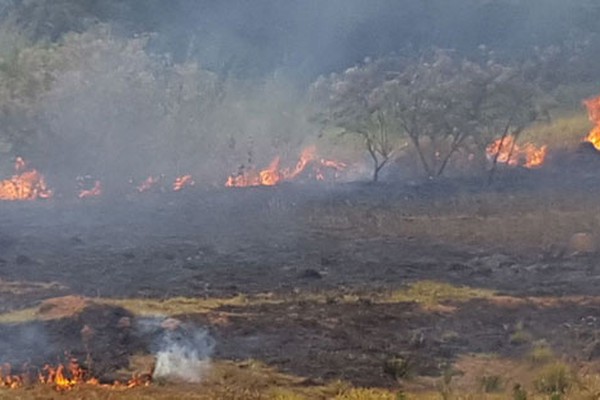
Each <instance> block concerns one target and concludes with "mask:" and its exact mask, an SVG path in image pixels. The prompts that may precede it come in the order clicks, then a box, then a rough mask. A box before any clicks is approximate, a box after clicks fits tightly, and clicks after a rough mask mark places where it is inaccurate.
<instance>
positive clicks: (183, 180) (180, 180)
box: [173, 175, 196, 192]
mask: <svg viewBox="0 0 600 400" xmlns="http://www.w3.org/2000/svg"><path fill="white" fill-rule="evenodd" d="M195 184H196V182H194V179H193V178H192V176H191V175H183V176H179V177H177V178H176V179H175V182H173V191H175V192H178V191H180V190H182V189H183V188H185V187H187V186H194V185H195Z"/></svg>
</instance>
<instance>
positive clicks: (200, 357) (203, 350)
mask: <svg viewBox="0 0 600 400" xmlns="http://www.w3.org/2000/svg"><path fill="white" fill-rule="evenodd" d="M141 327H142V330H151V331H154V335H156V336H155V340H154V346H153V352H154V354H155V357H156V365H155V367H154V373H153V376H152V377H153V378H155V379H166V380H171V381H183V382H191V383H197V382H200V381H202V379H203V378H204V377H205V376H206V374H207V373H208V372H209V371H210V368H211V358H210V357H211V355H212V353H213V350H214V347H215V341H214V339H213V338H212V337H211V336H210V334H209V333H208V331H207V330H206V329H204V328H202V327H199V326H196V325H193V324H191V323H184V322H182V321H179V320H177V319H174V318H168V319H165V320H163V321H162V322H160V321H158V320H146V321H143V322H142V324H141Z"/></svg>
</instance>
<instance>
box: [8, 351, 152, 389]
mask: <svg viewBox="0 0 600 400" xmlns="http://www.w3.org/2000/svg"><path fill="white" fill-rule="evenodd" d="M28 378H29V374H27V373H24V374H23V375H15V374H13V373H12V369H11V366H10V364H4V365H2V366H0V387H4V388H8V389H18V388H21V387H23V386H24V382H25V381H26V380H27V379H28ZM37 381H38V382H39V383H40V384H42V385H48V386H51V387H52V388H53V389H54V390H56V391H58V392H64V391H68V390H71V389H73V388H74V387H75V386H78V385H93V386H100V387H105V388H127V389H130V388H134V387H138V386H149V385H150V384H151V383H152V379H151V374H134V375H133V376H132V377H131V378H130V379H129V380H128V381H126V382H120V381H115V382H113V383H112V384H110V385H105V384H100V381H99V380H98V379H96V378H93V377H88V372H87V371H86V370H85V369H83V368H81V366H80V365H79V363H78V362H77V359H76V358H71V359H70V360H69V362H68V363H67V364H66V365H65V364H59V365H57V366H50V365H45V366H44V368H42V370H41V371H40V372H39V373H38V376H37Z"/></svg>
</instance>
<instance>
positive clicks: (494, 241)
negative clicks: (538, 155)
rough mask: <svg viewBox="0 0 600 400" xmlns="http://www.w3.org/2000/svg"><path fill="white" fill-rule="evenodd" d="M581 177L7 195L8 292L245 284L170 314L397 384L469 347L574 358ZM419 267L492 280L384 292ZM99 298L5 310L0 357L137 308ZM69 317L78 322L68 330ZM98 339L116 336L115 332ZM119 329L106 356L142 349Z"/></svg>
mask: <svg viewBox="0 0 600 400" xmlns="http://www.w3.org/2000/svg"><path fill="white" fill-rule="evenodd" d="M573 176H575V177H577V179H571V178H569V179H558V180H556V179H553V178H552V177H553V175H552V173H548V174H542V173H537V172H529V171H513V172H510V173H507V174H506V176H504V175H502V174H500V176H499V177H498V182H497V183H496V184H494V185H492V186H486V185H484V184H483V181H482V180H480V179H472V180H463V181H458V180H448V181H437V182H431V183H419V184H399V183H398V184H380V185H371V184H339V185H282V186H279V187H274V188H247V189H220V188H219V189H210V190H208V189H207V190H201V189H190V190H187V191H184V192H181V193H155V194H146V195H136V196H131V197H130V198H127V199H119V200H112V201H109V200H107V199H91V200H88V201H72V200H61V199H54V200H50V201H40V202H32V203H3V204H0V278H1V279H2V282H3V285H2V288H1V289H0V300H1V301H0V309H1V311H2V312H11V311H15V310H20V309H25V308H28V307H36V306H38V305H39V304H40V302H41V301H43V300H45V299H49V298H54V297H59V296H66V295H80V296H85V297H88V298H92V299H94V298H101V299H128V298H142V299H158V300H168V299H171V298H175V297H185V298H201V299H212V298H220V299H223V298H225V299H226V298H232V297H235V296H238V297H239V296H246V297H247V298H248V299H249V300H248V302H247V304H224V305H221V306H218V307H215V308H213V309H212V310H210V311H209V312H204V311H203V312H198V313H195V312H190V311H189V310H186V311H185V312H181V313H177V312H175V313H174V314H177V316H178V317H179V318H181V319H184V320H189V321H194V322H195V323H197V324H199V325H202V326H205V327H206V328H207V329H208V330H209V331H210V332H211V335H212V336H213V337H214V338H215V340H216V348H215V355H214V358H215V359H218V360H220V359H224V360H244V359H256V360H260V361H263V362H265V363H266V364H268V365H270V366H273V367H275V368H276V369H278V370H281V371H283V372H286V373H290V374H293V375H296V376H300V377H304V378H307V379H309V381H311V382H329V381H334V380H337V379H341V380H344V381H348V382H351V383H353V384H355V385H359V386H384V387H389V386H392V387H393V386H395V385H397V384H398V381H397V379H396V378H405V377H407V376H408V375H411V376H440V374H442V373H443V371H444V370H445V368H447V367H448V365H451V364H452V363H453V362H455V361H456V360H458V359H459V358H460V357H461V356H463V355H468V354H493V355H496V356H498V357H503V358H509V359H522V358H523V357H524V356H525V355H526V354H527V353H528V352H529V351H530V350H531V348H532V346H534V344H535V343H539V341H540V340H544V341H545V343H548V345H549V346H550V347H551V348H552V349H553V351H554V353H555V354H557V355H560V356H561V357H565V359H568V360H571V361H573V362H576V363H584V362H586V363H587V362H594V360H595V359H596V358H597V357H600V341H598V339H599V338H598V327H599V326H600V297H597V296H598V281H599V280H600V266H599V265H598V262H597V255H596V254H595V253H594V252H591V253H586V254H574V253H575V252H574V251H573V249H570V248H569V247H568V240H569V237H570V236H571V235H572V234H574V233H577V232H589V233H590V235H591V236H594V235H596V234H597V233H598V226H599V225H600V220H597V219H596V218H597V217H596V216H597V215H600V214H598V209H597V208H596V207H597V206H595V203H596V201H597V199H598V195H599V194H600V185H598V179H597V178H595V177H594V176H589V175H587V176H581V175H580V174H574V175H573ZM549 182H550V183H549ZM575 200H576V201H575ZM503 221H506V224H504V222H503ZM536 224H537V225H536ZM550 231H551V232H552V233H553V234H552V235H550V234H549V232H550ZM448 232H449V233H448ZM498 232H500V233H501V234H498ZM513 232H514V234H513ZM563 239H564V240H563ZM584 253H585V252H584ZM420 281H436V282H441V283H448V284H451V285H456V286H462V285H465V286H469V287H473V288H480V289H489V290H492V291H494V292H495V293H496V295H494V296H491V297H488V296H473V298H466V299H462V298H461V299H455V298H453V297H452V296H448V297H447V298H442V299H441V300H440V301H439V302H434V304H426V305H424V304H422V303H420V302H419V301H418V300H419V299H418V298H415V299H414V300H411V299H410V298H402V299H399V300H396V301H394V300H390V299H393V298H394V297H393V294H394V293H396V292H397V291H402V290H404V289H405V288H407V287H409V286H410V285H411V284H414V283H416V282H420ZM255 296H262V297H261V298H265V296H267V297H268V298H273V299H278V301H272V302H260V301H252V299H253V298H254V297H255ZM386 296H387V297H386ZM434 296H435V294H434ZM386 299H387V300H386ZM96 311H97V312H89V313H88V314H86V315H84V316H81V315H79V316H78V317H77V318H72V319H67V320H66V322H65V320H63V321H62V322H60V323H57V322H51V321H50V322H44V323H42V325H41V328H39V326H37V327H36V328H31V329H33V330H31V329H30V326H29V325H28V324H31V322H27V323H21V324H19V323H13V324H4V325H2V326H0V335H2V344H3V345H2V346H0V350H2V349H4V350H2V352H3V357H4V358H19V356H18V355H17V354H16V353H17V351H15V350H14V349H15V348H26V347H27V346H28V344H27V341H28V340H29V339H30V338H31V340H35V339H34V338H35V333H31V334H30V335H29V336H28V335H24V334H23V332H35V331H36V329H38V328H39V329H44V330H50V331H51V332H54V333H53V334H52V335H50V336H48V337H49V338H50V339H49V340H51V341H54V342H53V343H45V344H44V347H45V348H48V347H51V348H54V349H59V348H60V349H61V351H63V350H69V351H74V350H75V348H82V344H81V343H80V342H81V338H80V334H79V333H80V331H81V329H82V327H83V326H85V325H91V326H93V327H94V329H96V330H102V329H108V328H106V326H107V323H106V321H104V320H103V319H107V318H108V319H109V320H110V321H112V322H111V323H110V324H108V325H111V324H112V325H111V326H114V325H115V324H116V323H117V322H118V320H119V319H120V318H121V317H123V316H128V315H129V314H128V313H129V311H125V310H117V311H114V310H112V311H106V312H104V311H102V310H100V311H98V310H96ZM115 312H116V314H115ZM107 313H108V314H107ZM95 319H96V320H95ZM115 321H117V322H115ZM65 323H66V324H67V326H68V325H69V324H72V325H73V328H72V330H71V331H69V332H70V333H69V334H65V335H62V334H60V332H64V330H65V329H67V330H68V328H65ZM52 324H55V325H52ZM56 324H58V325H56ZM103 327H104V328H103ZM56 332H59V334H56ZM73 332H74V333H73ZM78 335H79V336H78ZM115 335H116V336H114V337H113V338H117V339H114V340H117V341H119V340H121V339H122V337H120V336H119V335H120V333H118V332H117V333H115ZM119 338H120V339H119ZM63 339H64V340H63ZM123 343H124V342H123ZM121 345H122V342H119V346H121ZM69 346H70V347H72V348H71V349H66V347H69ZM95 346H96V347H95V348H94V350H93V352H94V353H102V348H103V347H106V349H110V348H111V346H112V347H114V348H113V350H115V349H116V347H118V346H116V347H115V346H114V342H111V337H108V338H105V341H104V342H101V343H100V344H96V345H95ZM123 346H125V347H124V348H120V347H119V348H118V349H117V350H119V351H118V354H117V353H115V354H113V353H110V352H107V353H106V354H107V357H108V358H109V359H110V360H113V361H114V360H115V359H117V358H118V357H120V356H122V355H123V354H124V353H127V352H128V351H131V352H134V351H138V350H139V344H133V345H131V347H130V348H128V347H127V346H126V345H123ZM31 348H32V349H35V346H34V345H31ZM7 349H12V350H11V351H9V350H7ZM117 350H115V351H117ZM398 360H400V361H398ZM2 361H6V362H11V360H10V359H5V360H2ZM394 363H396V364H394ZM397 363H400V364H401V365H400V366H398V365H397ZM394 365H395V367H394ZM107 368H108V367H107ZM116 368H117V366H115V369H116Z"/></svg>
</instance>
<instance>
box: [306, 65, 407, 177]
mask: <svg viewBox="0 0 600 400" xmlns="http://www.w3.org/2000/svg"><path fill="white" fill-rule="evenodd" d="M397 61H398V60H391V59H389V60H378V61H376V62H371V61H370V60H367V62H366V63H365V65H363V66H361V67H353V68H349V69H347V70H346V71H344V72H343V73H342V74H339V75H338V74H333V75H332V76H330V77H329V78H323V77H321V78H319V79H318V80H317V81H316V82H315V83H314V84H313V85H312V86H311V88H310V98H311V100H310V101H311V103H312V104H313V107H314V108H315V110H316V111H315V113H314V119H315V120H317V121H318V122H320V123H321V124H323V125H324V126H335V127H338V128H341V129H342V134H356V135H359V136H361V137H362V138H363V142H364V145H365V148H366V150H367V152H368V153H369V156H370V157H371V160H372V161H373V181H375V182H376V181H378V180H379V173H380V172H381V170H382V169H383V167H385V165H386V164H388V162H389V161H390V159H391V158H392V156H393V154H394V152H395V151H397V150H398V148H399V142H398V139H399V135H398V134H399V130H398V127H397V126H396V125H395V124H394V123H393V122H394V121H393V120H392V119H391V118H390V114H389V110H388V109H386V108H385V107H384V106H383V105H382V104H381V102H380V101H379V100H380V99H379V98H377V97H376V96H374V94H376V93H377V89H378V88H379V87H380V86H381V85H382V84H383V83H384V82H385V76H386V69H387V67H388V66H390V65H393V64H394V63H396V62H397Z"/></svg>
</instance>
